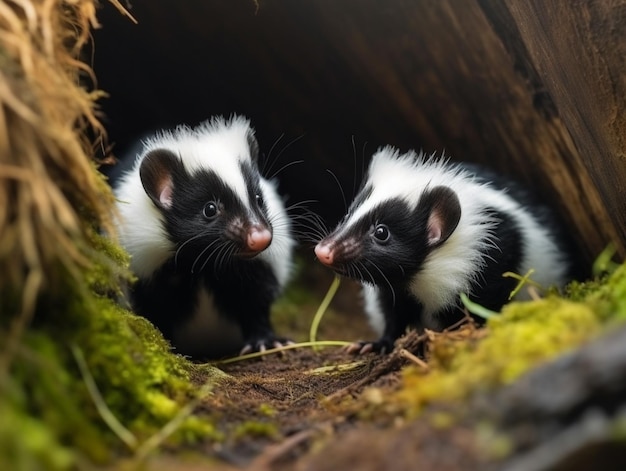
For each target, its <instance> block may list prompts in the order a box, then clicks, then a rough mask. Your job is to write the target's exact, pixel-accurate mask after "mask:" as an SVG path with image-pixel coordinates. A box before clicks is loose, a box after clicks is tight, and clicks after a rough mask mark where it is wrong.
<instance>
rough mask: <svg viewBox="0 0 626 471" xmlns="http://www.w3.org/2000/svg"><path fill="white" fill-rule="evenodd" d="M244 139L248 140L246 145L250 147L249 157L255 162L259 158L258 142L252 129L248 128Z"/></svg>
mask: <svg viewBox="0 0 626 471" xmlns="http://www.w3.org/2000/svg"><path fill="white" fill-rule="evenodd" d="M246 139H247V140H248V147H249V148H250V158H251V159H252V161H253V162H257V161H258V160H259V142H258V141H257V140H256V137H255V135H254V131H253V130H252V129H250V130H248V133H247V134H246Z"/></svg>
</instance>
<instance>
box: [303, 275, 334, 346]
mask: <svg viewBox="0 0 626 471" xmlns="http://www.w3.org/2000/svg"><path fill="white" fill-rule="evenodd" d="M340 283H341V279H340V278H339V277H338V276H337V275H335V278H334V279H333V282H332V283H331V284H330V287H329V288H328V291H327V292H326V296H324V299H323V300H322V302H321V303H320V305H319V307H318V308H317V311H316V312H315V316H314V317H313V321H312V322H311V329H310V330H309V340H310V341H311V342H315V340H316V338H317V329H318V327H319V325H320V322H321V321H322V317H324V314H325V313H326V310H327V309H328V305H329V304H330V302H331V301H332V299H333V298H334V297H335V294H336V293H337V289H338V288H339V284H340Z"/></svg>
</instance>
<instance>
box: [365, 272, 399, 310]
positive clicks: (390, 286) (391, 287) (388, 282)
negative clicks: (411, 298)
mask: <svg viewBox="0 0 626 471" xmlns="http://www.w3.org/2000/svg"><path fill="white" fill-rule="evenodd" d="M371 265H372V266H373V267H374V268H376V270H378V272H379V273H380V274H381V275H382V277H383V279H384V280H385V282H386V283H387V285H389V289H390V290H391V300H392V301H391V302H392V305H394V306H395V305H396V292H395V291H394V289H393V286H392V285H391V282H390V281H389V278H387V276H386V275H385V274H384V273H383V271H382V270H381V269H380V268H378V266H377V265H376V264H375V263H372V264H371Z"/></svg>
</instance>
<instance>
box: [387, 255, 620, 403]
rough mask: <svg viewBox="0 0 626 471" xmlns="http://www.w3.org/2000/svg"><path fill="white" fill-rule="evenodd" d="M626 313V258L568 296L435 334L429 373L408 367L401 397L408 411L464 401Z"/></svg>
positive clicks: (522, 305) (585, 338)
mask: <svg viewBox="0 0 626 471" xmlns="http://www.w3.org/2000/svg"><path fill="white" fill-rule="evenodd" d="M625 318H626V264H623V265H621V266H620V267H618V268H617V269H616V270H615V271H614V272H613V273H612V274H611V275H607V276H605V277H603V278H602V279H601V280H599V281H592V282H588V283H585V284H573V285H572V286H570V287H569V288H568V290H567V294H566V297H559V296H556V295H550V296H548V297H547V298H545V299H541V300H537V301H530V302H515V303H510V304H509V305H507V306H505V307H504V308H503V310H502V313H501V314H500V315H498V316H495V317H493V318H491V319H489V321H488V322H487V326H486V329H484V330H479V331H474V330H472V328H469V327H467V328H466V329H465V331H460V332H459V333H458V335H439V336H436V337H435V339H434V341H433V342H432V344H431V347H430V358H429V366H430V369H429V371H428V372H426V373H425V372H424V371H423V369H421V368H417V367H415V368H413V367H409V368H406V369H405V371H404V376H403V379H404V385H403V388H402V390H401V391H400V392H399V394H398V396H397V399H398V400H399V401H400V403H402V404H404V405H405V406H404V407H405V408H406V409H407V410H408V412H409V414H416V413H418V412H419V411H421V409H422V408H423V407H424V406H425V405H427V404H430V403H433V402H439V401H443V402H449V401H458V400H463V399H465V398H467V397H468V396H470V395H472V394H475V393H477V392H479V391H483V390H489V389H494V388H497V387H499V386H501V385H504V384H508V383H511V382H513V381H515V380H516V379H517V378H519V376H520V375H522V374H524V373H525V372H527V371H528V370H529V369H531V368H533V367H535V366H536V365H537V364H538V363H541V362H544V361H547V360H549V359H551V358H554V357H555V356H557V355H559V354H561V353H563V352H564V351H566V350H568V349H571V348H575V347H578V346H580V345H581V344H583V343H585V342H587V341H589V340H590V339H592V338H594V337H596V336H597V335H598V334H599V333H600V332H602V331H603V330H604V329H606V328H607V327H606V326H607V325H608V324H613V323H618V322H623V320H624V319H625Z"/></svg>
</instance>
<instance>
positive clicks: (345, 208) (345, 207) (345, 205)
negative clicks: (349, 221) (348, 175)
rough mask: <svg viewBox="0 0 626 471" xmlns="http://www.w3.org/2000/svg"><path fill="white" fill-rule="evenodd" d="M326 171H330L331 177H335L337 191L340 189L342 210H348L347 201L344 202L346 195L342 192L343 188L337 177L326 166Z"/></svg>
mask: <svg viewBox="0 0 626 471" xmlns="http://www.w3.org/2000/svg"><path fill="white" fill-rule="evenodd" d="M326 171H327V172H328V173H330V174H331V175H332V177H333V178H334V179H335V181H336V182H337V186H338V187H339V191H341V199H342V200H343V208H344V211H345V212H347V211H348V203H347V202H346V195H345V193H344V192H343V188H342V186H341V183H340V182H339V179H338V178H337V175H335V174H334V173H333V172H332V170H330V169H328V168H327V169H326Z"/></svg>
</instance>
